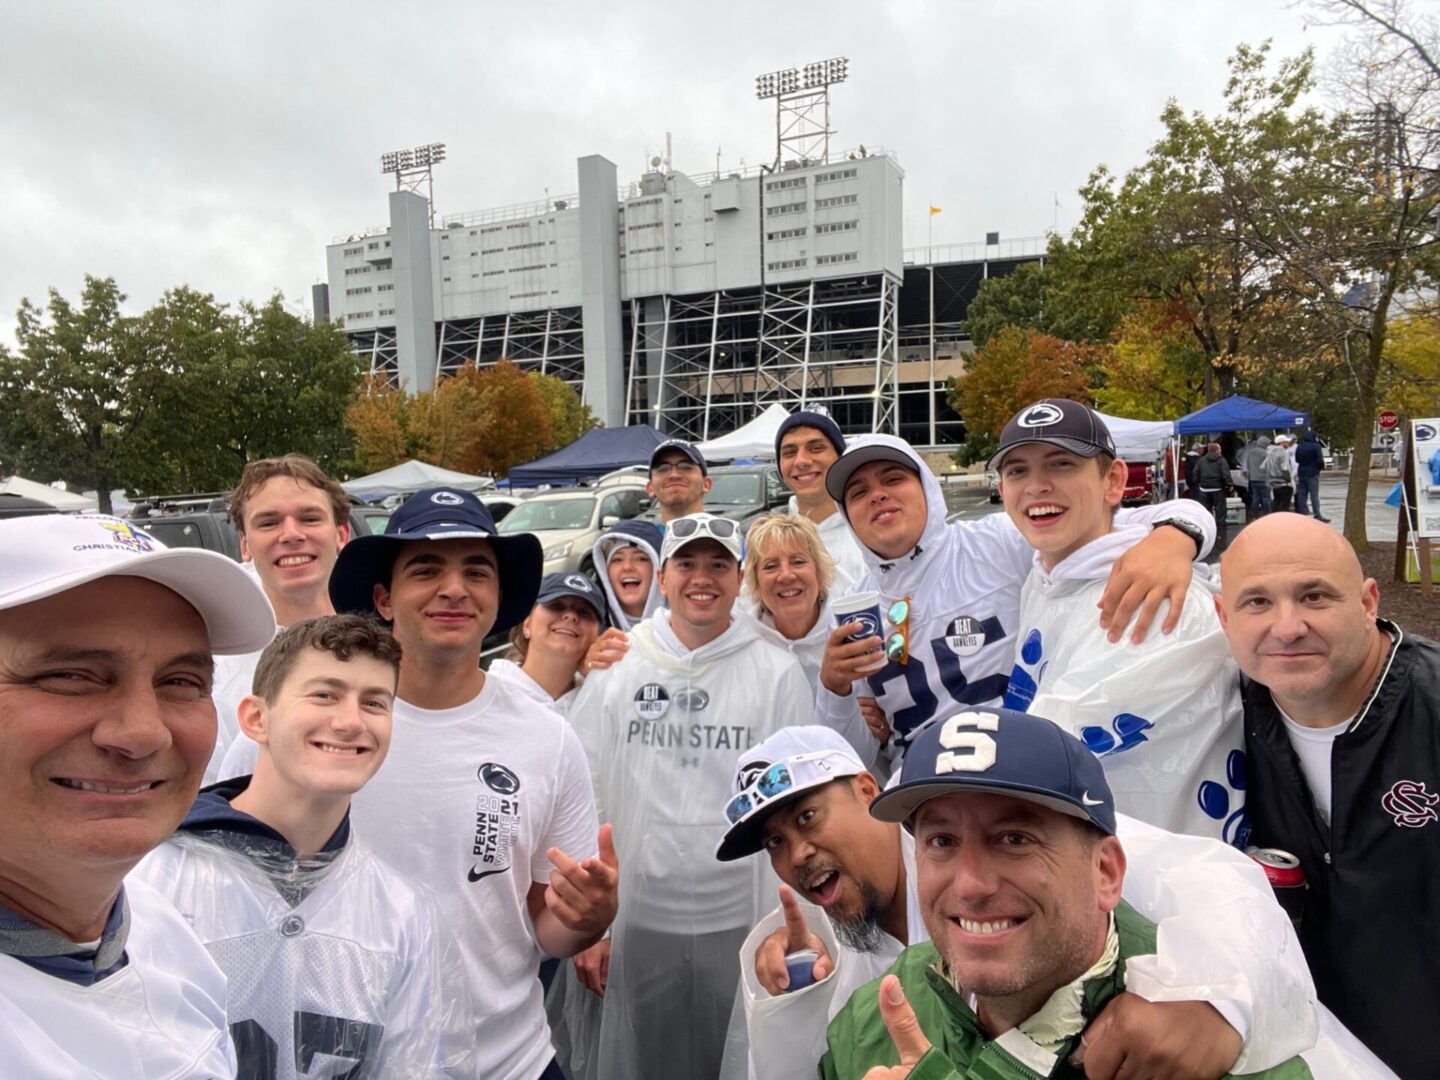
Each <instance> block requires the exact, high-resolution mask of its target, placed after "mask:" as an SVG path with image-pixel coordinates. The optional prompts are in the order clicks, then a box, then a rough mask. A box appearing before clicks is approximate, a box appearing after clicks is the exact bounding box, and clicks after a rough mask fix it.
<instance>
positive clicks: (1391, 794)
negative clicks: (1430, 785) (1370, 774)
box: [1380, 780, 1440, 829]
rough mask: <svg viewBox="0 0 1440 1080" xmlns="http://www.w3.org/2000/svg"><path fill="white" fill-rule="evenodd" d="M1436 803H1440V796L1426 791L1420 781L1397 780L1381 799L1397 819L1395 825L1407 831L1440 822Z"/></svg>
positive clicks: (1381, 802)
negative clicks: (1428, 823) (1432, 822)
mask: <svg viewBox="0 0 1440 1080" xmlns="http://www.w3.org/2000/svg"><path fill="white" fill-rule="evenodd" d="M1436 803H1440V795H1432V794H1431V793H1430V792H1428V791H1426V790H1425V785H1424V784H1423V783H1421V782H1420V781H1418V780H1397V781H1395V783H1394V784H1392V785H1391V787H1390V790H1389V791H1387V792H1386V793H1385V794H1384V795H1383V796H1381V798H1380V805H1381V806H1382V807H1384V808H1385V812H1386V813H1387V814H1389V815H1390V816H1391V817H1393V818H1394V819H1395V824H1396V825H1402V826H1404V827H1405V828H1407V829H1418V828H1420V826H1422V825H1424V824H1426V823H1427V822H1431V821H1440V814H1437V813H1436V812H1435V804H1436Z"/></svg>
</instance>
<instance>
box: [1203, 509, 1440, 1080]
mask: <svg viewBox="0 0 1440 1080" xmlns="http://www.w3.org/2000/svg"><path fill="white" fill-rule="evenodd" d="M1221 568H1222V572H1221V581H1222V583H1223V590H1222V593H1221V597H1220V601H1219V607H1220V617H1221V620H1222V621H1223V622H1224V624H1225V633H1226V635H1227V637H1228V638H1229V641H1230V649H1231V651H1232V652H1233V653H1234V654H1235V660H1236V661H1237V662H1238V663H1239V665H1240V670H1241V671H1243V672H1244V673H1245V675H1246V678H1247V682H1246V685H1245V732H1246V740H1247V743H1248V746H1249V749H1250V756H1249V762H1250V774H1251V780H1250V792H1251V795H1250V807H1251V813H1252V815H1253V819H1254V836H1255V842H1256V843H1257V844H1261V845H1266V846H1270V845H1273V846H1274V847H1277V848H1280V849H1282V850H1284V851H1287V852H1290V853H1291V854H1293V855H1294V856H1295V857H1296V858H1297V859H1299V861H1300V868H1301V870H1302V871H1303V872H1304V875H1305V883H1306V888H1305V890H1304V905H1303V909H1302V911H1301V915H1300V941H1301V944H1303V945H1304V946H1305V955H1306V956H1307V957H1308V959H1309V961H1310V967H1311V970H1312V971H1314V973H1315V985H1316V988H1317V989H1318V991H1319V994H1320V1000H1321V1001H1323V1002H1324V1003H1325V1004H1327V1005H1328V1006H1330V1008H1331V1009H1333V1010H1334V1011H1335V1014H1336V1015H1337V1016H1339V1017H1340V1019H1341V1020H1343V1021H1344V1022H1345V1023H1346V1024H1347V1025H1349V1026H1350V1028H1351V1029H1352V1030H1353V1031H1354V1032H1355V1034H1356V1035H1358V1036H1359V1037H1360V1038H1361V1039H1363V1040H1365V1041H1366V1043H1367V1044H1368V1045H1369V1046H1370V1047H1371V1048H1372V1049H1374V1050H1375V1052H1376V1053H1378V1054H1379V1055H1380V1056H1381V1057H1383V1058H1384V1059H1385V1060H1386V1062H1387V1063H1388V1064H1389V1065H1390V1066H1391V1067H1392V1068H1393V1069H1394V1070H1395V1071H1396V1072H1397V1073H1399V1074H1400V1075H1401V1076H1402V1077H1406V1078H1407V1080H1409V1078H1413V1077H1421V1076H1430V1075H1433V1074H1434V1072H1435V1066H1434V1060H1433V1055H1431V1054H1429V1053H1428V1052H1427V1051H1426V1048H1425V1046H1424V1044H1423V1041H1421V1040H1416V1039H1415V1038H1414V1032H1415V1031H1416V1030H1419V1029H1421V1028H1423V1026H1424V1025H1425V1024H1426V1023H1427V1022H1428V1021H1429V1020H1430V1019H1431V1018H1433V1017H1434V1016H1436V1015H1440V974H1437V973H1440V931H1437V929H1436V923H1435V919H1434V916H1433V912H1434V907H1435V900H1436V893H1435V889H1436V881H1437V880H1440V646H1437V645H1436V643H1435V642H1433V641H1428V640H1426V639H1425V638H1422V637H1417V636H1415V635H1413V634H1410V633H1408V632H1406V631H1404V630H1402V629H1401V628H1400V627H1399V626H1397V625H1395V624H1394V623H1393V622H1390V621H1389V620H1386V619H1382V618H1380V617H1379V603H1380V597H1379V590H1378V588H1377V587H1376V584H1375V581H1374V580H1373V579H1371V578H1367V577H1365V574H1364V571H1363V570H1362V569H1361V567H1360V560H1359V559H1358V558H1357V557H1356V555H1355V551H1354V549H1353V548H1351V547H1350V545H1349V543H1348V542H1347V541H1346V540H1345V538H1344V537H1343V536H1342V535H1341V534H1340V533H1338V532H1336V531H1335V530H1334V529H1331V528H1328V527H1327V526H1326V525H1324V524H1323V523H1321V522H1319V521H1313V520H1310V519H1308V518H1306V517H1305V516H1302V515H1298V514H1274V515H1271V516H1270V517H1266V518H1262V519H1261V520H1260V521H1257V522H1255V523H1254V524H1252V525H1247V526H1246V527H1245V529H1244V531H1243V532H1241V533H1240V535H1239V536H1238V537H1236V539H1235V542H1234V543H1233V544H1231V545H1230V550H1229V551H1227V552H1226V553H1225V557H1224V559H1223V561H1222V563H1221Z"/></svg>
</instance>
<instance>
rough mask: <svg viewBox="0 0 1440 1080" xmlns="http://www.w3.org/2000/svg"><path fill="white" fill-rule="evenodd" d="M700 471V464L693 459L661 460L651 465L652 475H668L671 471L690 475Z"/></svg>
mask: <svg viewBox="0 0 1440 1080" xmlns="http://www.w3.org/2000/svg"><path fill="white" fill-rule="evenodd" d="M699 471H700V466H699V465H696V464H695V462H693V461H662V462H661V463H660V464H659V465H655V466H652V467H651V469H650V474H651V475H652V476H669V475H670V474H671V473H672V472H678V473H679V474H680V475H681V476H692V475H694V474H695V473H697V472H699Z"/></svg>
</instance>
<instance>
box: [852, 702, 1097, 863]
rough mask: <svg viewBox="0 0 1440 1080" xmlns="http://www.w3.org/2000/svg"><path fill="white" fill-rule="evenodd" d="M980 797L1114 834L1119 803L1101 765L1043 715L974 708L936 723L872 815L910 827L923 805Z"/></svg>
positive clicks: (926, 731)
mask: <svg viewBox="0 0 1440 1080" xmlns="http://www.w3.org/2000/svg"><path fill="white" fill-rule="evenodd" d="M970 791H979V792H985V793H988V794H991V795H1008V796H1010V797H1011V798H1012V799H1022V800H1024V801H1025V802H1033V803H1038V804H1040V805H1041V806H1045V807H1048V808H1049V809H1051V810H1054V811H1055V812H1056V813H1060V814H1065V815H1067V816H1069V817H1073V818H1079V819H1080V820H1081V821H1088V822H1089V823H1090V824H1092V825H1094V826H1095V827H1096V828H1097V829H1099V830H1100V831H1101V832H1103V833H1105V834H1106V835H1107V836H1114V835H1115V796H1114V795H1113V794H1111V791H1110V784H1109V782H1108V781H1107V780H1106V779H1105V770H1104V769H1103V768H1102V767H1101V765H1100V762H1099V760H1098V759H1097V758H1096V757H1095V755H1094V754H1092V753H1091V752H1090V751H1089V750H1088V749H1087V748H1086V746H1085V744H1084V743H1082V742H1081V741H1080V740H1079V739H1077V738H1075V737H1074V736H1073V735H1071V734H1070V733H1069V732H1067V731H1064V730H1062V729H1061V728H1060V726H1059V725H1058V724H1055V723H1053V722H1051V721H1049V720H1046V719H1045V718H1044V717H1043V716H1031V715H1030V714H1028V713H1022V712H1016V711H1014V710H1013V709H971V710H968V711H965V712H959V713H953V714H952V715H950V716H946V717H940V718H937V719H935V720H932V721H931V722H930V723H929V724H927V725H926V726H925V728H923V729H922V730H921V732H920V734H918V735H917V736H915V738H914V739H913V740H912V741H911V743H910V748H909V749H908V750H906V751H905V765H904V768H903V769H902V770H901V773H900V783H899V784H897V785H895V786H894V787H892V788H890V789H889V790H887V791H883V792H881V793H880V794H879V795H878V796H876V798H875V801H874V802H872V803H871V804H870V813H871V815H872V816H873V817H876V818H878V819H879V820H881V821H893V822H898V823H901V824H905V825H906V826H907V827H908V825H909V822H910V819H911V818H912V816H913V815H914V813H915V811H916V810H917V809H918V808H919V807H920V804H921V803H923V802H926V801H927V800H929V799H934V798H938V797H940V796H942V795H958V794H962V793H964V792H970Z"/></svg>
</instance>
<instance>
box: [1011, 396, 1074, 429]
mask: <svg viewBox="0 0 1440 1080" xmlns="http://www.w3.org/2000/svg"><path fill="white" fill-rule="evenodd" d="M1063 419H1065V410H1064V409H1062V408H1060V406H1059V405H1051V404H1050V403H1049V402H1048V401H1042V402H1041V403H1040V404H1038V405H1031V406H1030V408H1028V409H1026V410H1025V412H1024V413H1023V414H1021V416H1020V418H1019V419H1018V420H1016V421H1015V422H1016V423H1017V424H1019V425H1020V426H1021V427H1028V428H1037V427H1049V426H1050V425H1051V424H1058V423H1059V422H1060V421H1061V420H1063Z"/></svg>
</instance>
